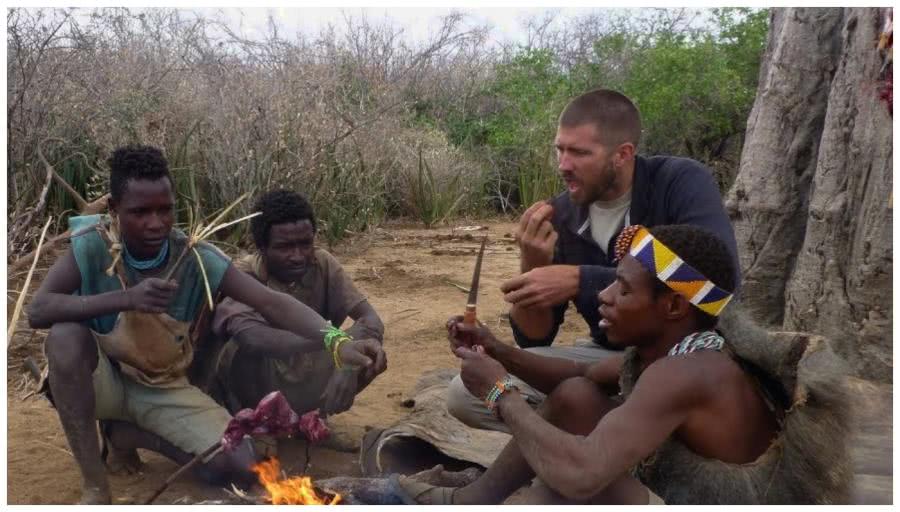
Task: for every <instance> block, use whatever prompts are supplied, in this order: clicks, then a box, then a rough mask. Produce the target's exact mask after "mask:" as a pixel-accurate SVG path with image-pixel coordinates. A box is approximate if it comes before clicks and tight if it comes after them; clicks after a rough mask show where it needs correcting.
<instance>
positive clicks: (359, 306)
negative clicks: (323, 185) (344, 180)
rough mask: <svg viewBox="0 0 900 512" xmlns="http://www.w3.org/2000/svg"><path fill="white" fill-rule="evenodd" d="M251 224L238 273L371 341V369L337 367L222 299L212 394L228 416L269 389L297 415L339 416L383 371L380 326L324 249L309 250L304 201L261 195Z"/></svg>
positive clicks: (311, 218) (318, 348)
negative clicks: (248, 248)
mask: <svg viewBox="0 0 900 512" xmlns="http://www.w3.org/2000/svg"><path fill="white" fill-rule="evenodd" d="M253 211H256V212H260V215H259V216H257V217H254V218H253V219H251V220H250V229H251V232H252V233H253V241H254V243H255V244H256V248H257V252H255V253H254V254H250V255H248V256H247V257H245V258H242V259H239V260H237V261H236V262H235V265H236V266H237V268H239V269H241V270H243V271H244V272H247V273H248V274H250V275H251V276H253V277H254V278H255V279H257V280H258V281H260V282H261V283H263V284H265V285H266V286H268V287H269V288H271V289H273V290H278V291H280V292H284V293H287V294H289V295H291V296H292V297H294V298H295V299H297V300H299V301H300V302H302V303H304V304H306V305H307V306H309V307H310V308H312V309H313V311H315V312H316V313H318V314H320V315H322V317H323V318H325V319H327V320H328V321H330V322H331V323H332V325H336V326H340V325H341V324H343V323H344V320H346V319H347V318H348V317H349V318H350V319H352V320H353V325H352V326H351V327H350V328H349V329H348V330H347V332H348V333H349V334H351V335H352V336H353V337H354V338H356V339H368V340H371V341H373V342H375V343H376V344H377V348H378V351H377V353H378V357H377V358H376V359H377V361H376V364H375V365H372V366H371V367H370V368H368V369H367V371H364V372H359V371H357V370H356V369H354V368H349V367H342V366H341V364H340V360H335V359H334V357H332V354H331V353H329V351H328V350H324V347H323V346H322V343H321V341H319V340H316V339H310V338H305V337H302V336H298V335H296V334H294V333H292V332H289V331H285V330H283V329H278V328H277V327H275V326H273V325H271V324H270V323H269V322H268V321H266V319H265V318H264V317H263V316H262V315H260V314H259V313H257V312H256V311H255V310H254V309H253V308H252V307H250V306H247V305H245V304H242V303H241V302H239V301H236V300H234V299H230V298H229V299H225V300H223V301H222V302H221V303H220V304H219V305H218V306H217V307H216V311H215V315H214V317H213V322H212V330H213V332H214V333H215V334H216V335H217V336H218V337H219V339H221V340H227V343H225V344H224V346H223V347H222V349H221V351H219V353H218V354H217V355H216V356H215V360H216V361H215V367H216V368H215V374H216V379H215V382H214V384H213V385H212V386H211V390H212V395H213V396H214V397H215V398H217V399H218V400H220V401H221V402H223V403H225V404H226V406H227V407H228V408H229V409H231V411H232V412H237V410H239V409H243V408H246V407H253V406H255V405H256V403H257V402H259V400H260V399H261V398H262V397H264V396H265V395H267V394H269V392H271V391H273V390H276V389H277V390H279V391H281V392H282V393H283V394H284V396H285V397H286V398H287V400H288V402H289V403H290V404H291V408H293V409H294V411H296V412H297V413H299V414H302V413H304V412H306V411H309V410H313V409H317V408H318V409H320V410H321V412H322V413H323V414H325V415H329V414H337V413H340V412H343V411H346V410H347V409H349V408H350V406H351V405H352V404H353V400H354V397H355V396H356V394H357V393H359V392H360V391H361V390H362V389H363V388H365V387H366V386H367V385H368V384H369V383H370V382H372V380H373V379H374V378H375V377H376V376H377V375H378V374H380V373H381V372H383V371H384V369H385V368H386V364H387V359H386V358H385V355H384V351H383V350H381V346H380V345H381V343H382V339H383V337H384V324H383V323H382V322H381V318H379V316H378V313H377V312H376V311H375V308H373V307H372V305H371V304H369V301H368V300H366V297H365V296H364V295H363V294H362V293H360V291H359V290H357V288H356V286H355V285H354V284H353V281H352V280H351V279H350V276H348V275H347V273H346V272H344V269H343V267H341V264H340V263H339V262H338V261H337V259H335V257H334V256H332V255H331V254H330V253H328V251H325V250H324V249H321V248H318V247H316V244H315V238H316V217H315V214H314V212H313V209H312V206H311V205H310V204H309V202H308V201H307V200H306V198H304V197H303V196H301V195H300V194H297V193H296V192H293V191H290V190H273V191H270V192H267V193H265V194H263V195H261V196H260V197H259V198H258V199H257V200H256V202H255V204H254V207H253Z"/></svg>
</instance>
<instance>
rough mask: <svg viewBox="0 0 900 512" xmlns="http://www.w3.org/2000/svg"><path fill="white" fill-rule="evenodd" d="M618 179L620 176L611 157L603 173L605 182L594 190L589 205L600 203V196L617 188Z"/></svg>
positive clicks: (602, 176)
mask: <svg viewBox="0 0 900 512" xmlns="http://www.w3.org/2000/svg"><path fill="white" fill-rule="evenodd" d="M618 177H619V175H618V173H617V172H616V166H615V164H613V161H612V157H611V156H610V158H609V160H608V161H607V162H606V166H604V167H603V170H602V172H601V178H605V180H604V181H603V182H601V183H598V184H597V187H596V188H595V189H594V194H593V195H592V196H591V198H590V200H589V201H587V203H588V204H591V203H593V202H595V201H598V200H599V199H600V196H602V195H603V194H605V193H607V192H609V191H610V190H612V189H613V188H614V187H615V186H616V183H617V181H618Z"/></svg>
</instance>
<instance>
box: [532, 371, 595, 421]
mask: <svg viewBox="0 0 900 512" xmlns="http://www.w3.org/2000/svg"><path fill="white" fill-rule="evenodd" d="M610 402H611V401H610V400H609V398H607V397H606V395H604V394H603V392H602V391H601V389H600V388H599V386H597V384H596V383H595V382H594V381H592V380H589V379H587V378H585V377H572V378H570V379H566V380H564V381H562V382H561V383H560V384H559V385H558V386H556V388H555V389H554V390H553V392H552V393H550V395H549V396H548V397H547V400H546V401H545V404H546V406H545V407H546V410H547V412H548V413H549V414H550V415H551V416H553V417H561V416H565V415H568V414H575V415H581V414H584V412H585V411H586V410H597V409H604V412H605V409H608V405H609V403H610Z"/></svg>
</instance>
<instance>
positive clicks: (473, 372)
mask: <svg viewBox="0 0 900 512" xmlns="http://www.w3.org/2000/svg"><path fill="white" fill-rule="evenodd" d="M453 353H454V354H456V357H458V358H460V359H462V365H461V366H460V371H459V376H460V378H461V379H462V382H463V385H465V386H466V389H468V390H469V393H472V394H473V395H474V396H477V397H478V398H482V399H483V398H484V397H485V396H487V394H488V391H490V390H491V388H492V387H494V384H495V383H496V382H497V381H499V380H502V379H503V378H504V377H505V376H506V368H504V367H503V365H502V364H500V362H499V361H497V360H496V359H493V358H491V356H489V355H487V354H486V353H485V351H484V348H482V347H481V346H480V345H476V346H475V348H474V349H469V348H466V347H459V348H457V349H456V350H454V351H453Z"/></svg>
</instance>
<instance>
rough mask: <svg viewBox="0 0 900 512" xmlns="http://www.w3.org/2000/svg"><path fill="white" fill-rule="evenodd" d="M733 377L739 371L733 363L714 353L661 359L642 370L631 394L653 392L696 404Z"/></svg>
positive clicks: (726, 357) (725, 356)
mask: <svg viewBox="0 0 900 512" xmlns="http://www.w3.org/2000/svg"><path fill="white" fill-rule="evenodd" d="M736 373H740V368H739V367H738V366H737V365H736V364H735V363H734V361H732V360H731V358H729V357H728V356H727V355H725V354H723V353H721V352H718V351H714V350H703V351H699V352H694V353H692V354H685V355H680V356H670V357H663V358H661V359H658V360H656V361H654V362H653V363H652V364H650V365H649V366H648V367H647V369H646V370H644V372H643V373H642V374H641V376H640V378H638V381H637V384H636V386H635V392H637V391H638V390H639V389H645V390H654V392H655V393H658V394H660V395H664V396H666V397H668V399H679V398H681V399H684V400H687V401H690V402H693V403H696V402H697V401H703V400H704V399H706V398H708V397H710V396H712V395H714V394H715V392H716V390H717V389H719V388H720V386H722V385H723V384H725V383H726V382H728V381H729V380H730V379H732V378H734V375H735V374H736Z"/></svg>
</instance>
